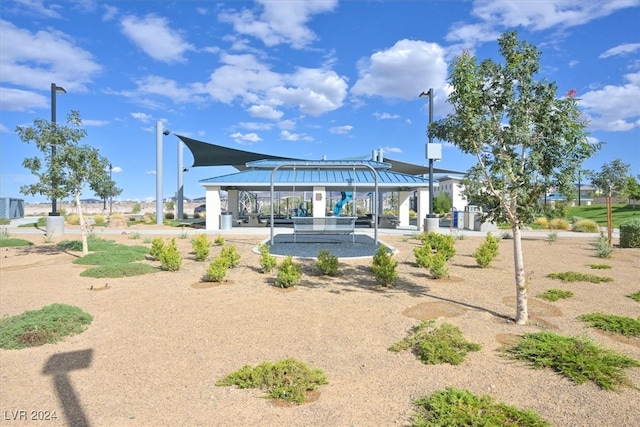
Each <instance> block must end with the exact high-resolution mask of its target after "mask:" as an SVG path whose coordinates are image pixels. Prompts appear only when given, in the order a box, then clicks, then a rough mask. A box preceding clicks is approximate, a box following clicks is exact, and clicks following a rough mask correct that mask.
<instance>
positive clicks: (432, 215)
mask: <svg viewBox="0 0 640 427" xmlns="http://www.w3.org/2000/svg"><path fill="white" fill-rule="evenodd" d="M432 123H433V88H431V89H429V127H431V124H432ZM427 134H429V128H427ZM429 144H433V138H432V137H431V134H429ZM433 217H435V215H434V214H433V159H429V218H433Z"/></svg>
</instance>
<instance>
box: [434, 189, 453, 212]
mask: <svg viewBox="0 0 640 427" xmlns="http://www.w3.org/2000/svg"><path fill="white" fill-rule="evenodd" d="M452 206H453V205H452V203H451V197H450V196H449V194H448V193H440V194H438V196H437V197H436V198H435V199H434V200H433V211H434V212H435V213H439V214H444V213H447V212H449V211H451V207H452Z"/></svg>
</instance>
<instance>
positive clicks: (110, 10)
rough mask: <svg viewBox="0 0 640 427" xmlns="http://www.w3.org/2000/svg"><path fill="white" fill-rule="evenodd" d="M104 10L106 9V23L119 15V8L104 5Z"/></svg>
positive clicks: (103, 15) (103, 18)
mask: <svg viewBox="0 0 640 427" xmlns="http://www.w3.org/2000/svg"><path fill="white" fill-rule="evenodd" d="M102 8H103V9H104V13H103V14H102V20H103V21H105V22H109V21H111V20H113V19H115V17H116V16H117V15H118V8H117V7H114V6H109V5H107V4H103V5H102Z"/></svg>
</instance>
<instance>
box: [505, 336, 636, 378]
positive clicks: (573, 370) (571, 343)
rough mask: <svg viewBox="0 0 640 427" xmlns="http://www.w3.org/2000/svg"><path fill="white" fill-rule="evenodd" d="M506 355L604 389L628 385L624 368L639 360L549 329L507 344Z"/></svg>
mask: <svg viewBox="0 0 640 427" xmlns="http://www.w3.org/2000/svg"><path fill="white" fill-rule="evenodd" d="M503 350H504V351H505V352H506V354H507V356H509V357H511V358H513V359H516V360H521V361H524V362H527V363H529V364H530V366H531V367H532V368H534V369H540V368H551V369H553V370H555V371H557V372H559V373H560V374H562V375H564V376H566V377H567V378H569V379H570V380H572V381H573V382H575V383H577V384H582V383H584V382H585V381H593V382H594V383H595V384H596V385H598V386H599V387H600V388H602V389H604V390H615V389H616V388H618V386H623V385H625V386H632V384H631V383H630V382H629V380H628V379H627V377H626V374H625V372H624V368H630V367H638V366H640V362H638V361H637V360H635V359H633V358H631V357H627V356H625V355H622V354H618V353H615V352H613V351H611V350H607V349H605V348H602V347H600V346H598V345H597V344H594V343H593V342H592V341H591V340H588V339H586V338H574V337H565V336H562V335H558V334H555V333H553V332H548V331H543V332H536V333H527V334H525V335H524V336H523V338H522V339H521V340H520V341H518V342H517V343H515V344H514V345H513V346H511V347H507V348H504V349H503Z"/></svg>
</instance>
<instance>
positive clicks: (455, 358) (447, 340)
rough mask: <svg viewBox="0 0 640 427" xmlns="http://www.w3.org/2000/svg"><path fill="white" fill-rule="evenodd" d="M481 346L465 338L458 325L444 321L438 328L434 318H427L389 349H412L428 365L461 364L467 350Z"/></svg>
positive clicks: (476, 349)
mask: <svg viewBox="0 0 640 427" xmlns="http://www.w3.org/2000/svg"><path fill="white" fill-rule="evenodd" d="M481 348H482V347H481V346H480V344H476V343H472V342H469V341H467V340H466V339H464V337H463V336H462V332H461V331H460V329H459V328H458V327H457V326H454V325H451V324H449V323H443V324H442V325H440V327H437V328H436V327H435V322H434V321H433V320H426V321H424V322H422V323H420V324H419V325H418V326H415V327H414V328H413V329H412V332H411V333H410V334H409V336H408V337H406V338H405V339H403V340H402V341H398V342H397V343H395V344H394V345H392V346H391V347H389V350H390V351H394V352H400V351H403V350H407V349H412V350H413V352H414V353H415V354H416V356H417V357H418V359H420V360H421V361H422V363H424V364H427V365H437V364H440V363H449V364H451V365H459V364H460V363H462V362H463V361H464V358H465V356H466V355H467V352H469V351H479V350H480V349H481Z"/></svg>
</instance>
